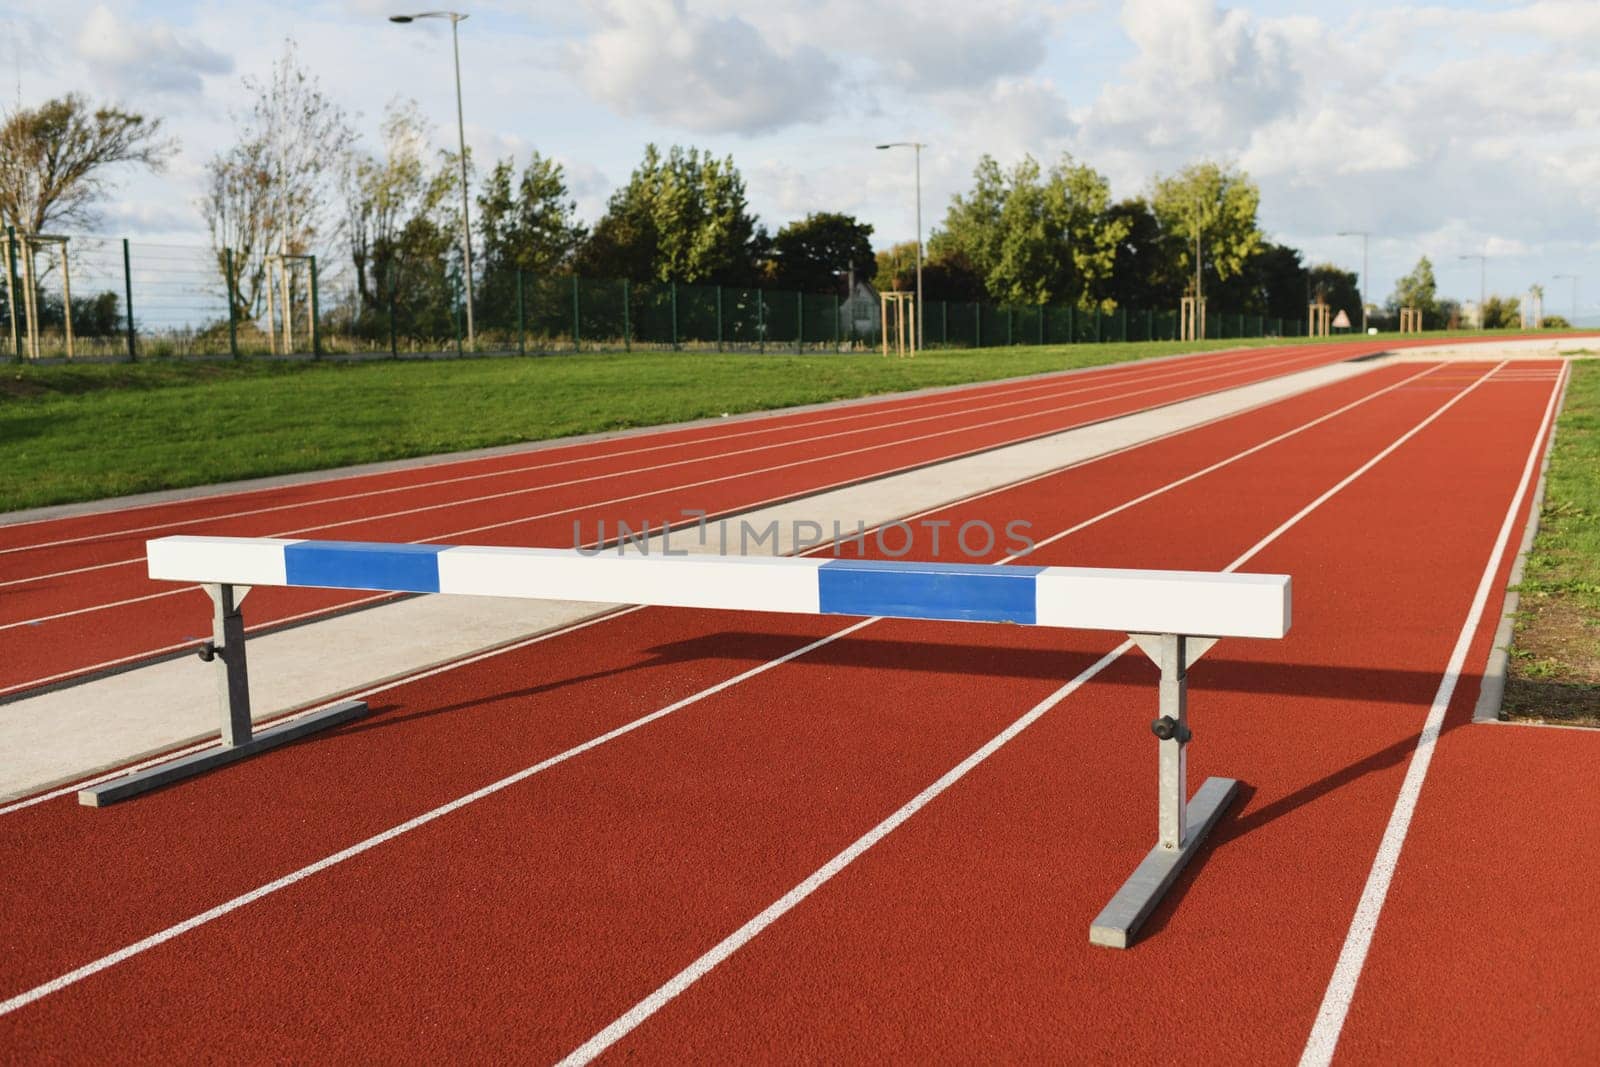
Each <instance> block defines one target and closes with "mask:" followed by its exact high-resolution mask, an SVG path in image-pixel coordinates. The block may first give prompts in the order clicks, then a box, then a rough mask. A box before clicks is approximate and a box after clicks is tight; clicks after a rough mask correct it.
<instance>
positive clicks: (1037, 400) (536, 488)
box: [0, 354, 1322, 629]
mask: <svg viewBox="0 0 1600 1067" xmlns="http://www.w3.org/2000/svg"><path fill="white" fill-rule="evenodd" d="M1302 358H1303V359H1311V358H1316V359H1321V358H1322V356H1321V355H1320V354H1319V355H1317V356H1315V357H1313V356H1310V355H1307V356H1304V357H1302ZM1290 362H1298V361H1290ZM1253 370H1254V368H1246V369H1244V370H1241V369H1239V368H1237V367H1229V368H1228V369H1226V370H1223V371H1220V372H1218V373H1216V374H1211V375H1205V376H1198V375H1197V376H1192V377H1185V378H1184V380H1183V381H1180V382H1164V383H1162V384H1160V385H1152V386H1148V387H1146V388H1143V389H1135V390H1133V391H1131V392H1124V393H1117V394H1115V395H1113V396H1104V397H1098V398H1095V399H1091V400H1082V401H1079V402H1077V403H1074V404H1067V405H1065V406H1059V407H1058V406H1050V407H1044V408H1042V409H1041V410H1038V411H1032V412H1025V413H1023V414H1020V415H1015V416H1011V417H1009V418H1002V419H991V420H989V421H987V422H980V423H974V424H972V425H970V426H966V427H952V428H949V429H945V430H941V431H940V432H938V433H934V434H925V435H922V436H920V437H910V438H903V439H901V440H898V441H890V442H885V443H882V444H876V445H868V446H865V447H862V448H857V449H852V450H849V451H844V452H832V453H828V454H826V455H821V456H814V457H812V458H810V459H808V460H800V461H795V462H793V463H789V464H784V465H782V466H802V465H804V464H805V463H820V462H824V461H827V460H831V459H836V458H839V457H842V456H853V455H857V454H860V453H863V452H871V451H875V450H879V449H885V448H895V447H899V446H901V445H905V444H911V443H913V442H917V441H924V440H930V439H932V438H935V437H943V436H949V435H950V434H955V433H960V432H962V431H963V430H981V429H988V428H989V427H991V426H999V425H1002V424H1004V423H1007V422H1017V421H1021V420H1024V419H1029V418H1042V417H1044V416H1046V415H1056V414H1061V413H1064V412H1068V411H1073V410H1075V409H1078V408H1085V407H1093V406H1094V405H1096V404H1106V403H1110V402H1112V401H1116V400H1123V399H1126V398H1128V397H1131V396H1140V395H1142V394H1145V393H1152V392H1160V391H1162V390H1164V389H1173V388H1180V387H1183V386H1187V385H1192V384H1198V383H1200V382H1206V381H1214V380H1216V379H1218V378H1227V377H1230V376H1232V375H1235V374H1240V373H1246V372H1247V371H1253ZM1151 377H1155V376H1154V375H1150V376H1146V377H1145V378H1144V379H1141V381H1145V380H1148V379H1149V378H1151ZM1168 377H1170V375H1168ZM1117 385H1118V383H1106V384H1102V385H1099V386H1096V387H1094V388H1093V389H1076V390H1067V391H1064V392H1062V393H1060V394H1053V395H1051V396H1046V397H1027V398H1024V399H1022V400H1007V401H1003V402H1001V403H996V404H987V405H980V406H977V407H970V408H966V409H964V410H963V411H962V412H961V414H962V415H963V416H965V415H972V414H977V413H979V412H984V411H994V410H998V409H1000V408H1008V407H1017V406H1020V405H1025V404H1026V405H1035V404H1045V403H1047V402H1052V401H1055V400H1058V399H1061V398H1063V397H1066V396H1074V395H1078V394H1080V393H1084V392H1097V391H1100V390H1103V389H1109V388H1115V387H1117ZM949 418H950V415H949V414H946V413H941V414H935V415H923V416H918V417H917V418H912V419H903V420H901V421H899V422H886V423H880V424H877V425H873V426H863V427H857V428H854V429H849V430H839V431H835V432H832V433H825V434H815V435H813V436H810V437H804V438H798V439H796V440H793V441H778V442H774V443H772V444H764V445H755V446H753V447H750V448H744V449H736V450H733V451H725V452H719V453H717V454H716V455H715V456H709V457H708V456H694V457H691V458H689V459H677V460H670V461H668V462H665V463H657V464H653V465H651V466H647V467H630V468H629V469H627V470H623V471H613V472H610V473H606V474H591V475H585V476H583V477H581V478H569V479H567V480H565V481H558V482H541V483H539V484H538V485H526V486H519V487H517V488H515V489H506V490H501V491H499V492H495V493H484V494H480V495H478V496H470V497H461V498H458V499H455V500H446V501H441V502H438V503H433V504H420V505H417V506H415V507H410V508H401V509H397V510H394V511H387V512H379V513H376V514H372V515H362V516H357V517H356V518H352V519H342V520H339V521H333V522H325V523H318V524H315V525H312V526H301V527H295V528H292V529H286V530H275V531H273V532H271V533H267V534H263V535H262V536H264V537H297V536H302V535H304V534H309V533H317V532H320V531H324V530H334V529H338V528H339V527H341V526H355V525H359V524H361V523H366V522H379V521H382V520H385V519H395V518H403V517H405V516H408V515H420V514H424V513H427V512H434V511H445V510H449V509H452V508H459V507H465V506H467V505H470V504H482V503H485V502H487V501H491V500H503V499H507V498H510V497H518V496H526V495H528V494H531V493H539V492H546V491H550V490H555V489H567V488H571V487H572V486H575V485H589V484H591V483H594V482H602V481H606V480H608V479H620V478H633V477H637V476H638V475H641V474H651V473H653V472H655V471H662V470H670V469H672V468H674V467H687V466H694V465H698V464H704V463H707V462H709V461H711V460H713V459H715V460H723V459H729V458H732V457H734V456H744V455H750V454H753V453H756V452H768V451H772V450H774V449H789V448H793V447H796V446H800V445H809V444H815V443H816V442H819V441H827V440H831V439H833V438H838V437H850V436H854V435H857V434H864V433H880V432H883V431H886V430H893V429H897V428H900V427H904V426H910V425H913V424H916V423H922V422H932V421H935V420H940V421H944V420H948V419H949ZM1072 428H1073V427H1063V431H1062V432H1064V431H1065V430H1068V429H1072ZM663 447H664V446H663ZM775 469H782V468H781V467H777V468H774V467H764V468H758V469H757V470H755V471H752V472H749V473H756V474H759V473H766V472H767V471H770V470H775ZM508 473H517V472H508ZM890 473H893V472H892V471H891V472H890ZM497 476H498V474H485V475H471V476H469V477H468V478H463V479H458V480H461V481H466V480H471V479H472V478H481V477H497ZM388 491H389V490H382V491H381V492H388ZM378 492H379V491H375V492H374V493H372V494H360V495H377V493H378ZM288 506H289V505H285V507H288ZM294 506H296V507H298V506H300V505H294ZM267 510H276V509H267ZM558 514H559V513H558ZM545 517H547V516H542V515H534V516H529V517H528V520H527V521H532V520H534V519H539V518H545ZM216 521H217V519H216V518H205V519H195V520H186V521H185V522H183V523H176V524H167V525H169V526H170V525H186V526H198V525H208V524H212V523H214V522H216ZM440 536H442V537H449V536H453V535H452V534H441V535H440ZM434 540H436V538H434ZM3 551H4V550H0V554H3ZM144 559H145V557H144V556H143V555H142V554H141V555H138V556H128V557H124V558H122V559H115V560H108V561H107V562H104V563H90V564H85V565H84V566H81V567H72V568H68V569H65V570H59V571H46V572H41V573H39V574H32V575H27V576H25V577H22V578H8V579H6V580H4V581H0V589H6V588H11V587H14V586H20V585H31V584H33V583H36V582H43V581H48V580H51V579H56V578H67V577H71V576H73V575H78V574H88V573H91V572H94V571H103V570H110V569H112V568H116V567H131V566H135V565H137V564H140V563H143V562H144ZM35 621H36V620H35ZM10 625H17V624H15V623H13V624H10ZM4 628H5V627H4V626H0V629H4Z"/></svg>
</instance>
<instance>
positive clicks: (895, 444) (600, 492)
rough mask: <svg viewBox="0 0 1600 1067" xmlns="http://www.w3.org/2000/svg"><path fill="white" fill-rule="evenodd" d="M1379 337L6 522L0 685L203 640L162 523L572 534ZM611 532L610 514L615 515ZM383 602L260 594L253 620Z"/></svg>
mask: <svg viewBox="0 0 1600 1067" xmlns="http://www.w3.org/2000/svg"><path fill="white" fill-rule="evenodd" d="M1375 347H1376V346H1371V345H1359V344H1358V345H1351V344H1348V343H1344V344H1321V345H1305V346H1293V347H1287V348H1270V349H1251V350H1244V351H1236V352H1226V353H1219V354H1214V355H1204V356H1197V357H1191V358H1186V359H1180V360H1167V361H1163V362H1159V363H1150V364H1123V365H1119V366H1113V367H1107V368H1103V369H1101V370H1097V371H1094V372H1092V373H1087V374H1066V375H1060V376H1057V377H1054V378H1044V379H1034V380H1029V381H1019V382H1005V383H999V384H994V385H984V386H977V387H973V388H970V389H961V390H956V391H952V392H948V393H943V394H938V395H932V396H920V397H903V398H899V399H887V400H881V401H872V402H868V403H863V404H859V405H852V406H848V407H843V408H839V409H836V410H823V411H810V412H797V413H790V414H777V415H771V416H767V417H763V418H760V419H753V420H740V421H739V422H735V423H729V424H726V425H711V426H700V427H694V428H690V429H678V430H666V431H660V432H655V433H649V434H640V435H631V436H627V437H623V438H617V439H612V440H602V441H594V442H588V443H584V444H577V445H569V446H558V447H553V448H547V449H539V450H536V451H530V452H527V453H519V454H512V455H502V456H497V457H494V458H489V459H476V460H468V461H463V462H453V463H443V464H437V465H431V466H423V467H416V468H411V469H408V470H402V471H393V472H389V473H385V474H374V475H363V476H357V477H346V478H339V479H333V480H327V481H317V482H308V483H304V484H299V485H293V486H286V487H282V488H275V489H266V490H260V491H255V492H248V493H236V494H228V495H225V496H214V497H206V498H204V499H200V500H190V501H184V502H181V503H173V504H161V505H155V506H149V507H140V508H134V509H126V510H120V511H113V512H107V513H101V514H94V515H85V516H82V517H77V518H68V519H59V520H52V521H47V522H37V523H27V524H18V525H13V526H6V527H0V696H5V695H7V694H14V693H17V692H22V691H25V690H27V689H29V688H32V687H35V686H39V685H43V684H46V683H49V682H56V681H60V680H61V679H63V678H67V677H71V676H73V675H75V674H82V673H85V672H88V671H91V670H94V669H96V668H105V667H110V666H116V665H120V664H125V663H128V662H135V661H138V660H140V659H143V658H146V657H148V656H151V655H155V654H159V653H161V652H170V651H172V650H173V649H175V648H180V647H183V646H184V645H186V644H192V643H193V642H194V641H195V640H197V639H198V636H199V634H200V630H198V629H197V627H200V628H201V629H203V627H204V622H205V620H204V618H202V617H197V616H196V614H195V612H194V605H193V602H192V601H191V600H190V599H189V598H188V597H186V596H180V595H178V594H180V593H182V592H183V590H182V588H180V587H177V586H174V585H171V584H165V585H154V584H152V583H151V582H150V580H149V578H148V577H147V576H146V573H145V565H144V542H145V541H146V540H147V539H148V538H150V537H156V536H161V535H164V534H170V533H183V532H197V531H200V532H204V533H207V534H212V535H228V536H240V537H307V538H327V539H333V540H347V541H361V540H367V541H443V542H451V541H454V542H460V543H469V544H489V545H498V544H505V545H552V546H557V547H570V546H571V545H572V544H573V543H574V524H575V523H576V524H578V529H580V530H581V531H582V532H583V537H584V539H585V540H586V541H587V540H592V539H593V535H594V532H595V531H596V528H597V524H598V523H599V522H600V521H601V520H604V521H605V522H606V523H607V524H608V526H610V524H614V523H615V522H617V521H618V520H619V519H621V520H625V521H628V522H630V523H632V524H633V525H634V527H635V528H637V527H638V526H639V524H641V523H643V522H646V521H648V522H650V523H651V524H652V525H655V526H659V525H660V524H661V523H665V522H671V523H680V524H681V523H683V522H685V521H686V520H685V518H684V515H683V510H684V509H686V508H694V509H701V510H704V511H706V512H707V513H709V514H710V515H718V514H729V513H733V512H738V511H743V510H747V509H749V508H752V507H755V506H757V505H760V504H764V503H770V502H774V501H777V500H783V499H787V498H791V497H795V496H801V495H805V494H809V493H814V492H817V491H820V490H823V489H827V488H829V487H832V486H838V485H845V484H849V483H852V482H856V481H860V480H862V479H867V478H874V477H879V476H881V475H884V474H888V473H891V472H894V471H897V470H904V469H907V468H911V467H916V466H920V465H924V464H927V463H932V462H937V461H940V460H945V459H950V458H952V457H955V456H959V455H964V454H967V453H971V452H976V451H981V450H984V449H988V448H994V447H998V446H1000V445H1005V444H1011V443H1014V442H1017V441H1023V440H1027V439H1029V438H1034V437H1039V436H1043V435H1046V434H1051V433H1057V432H1059V431H1062V430H1066V429H1070V428H1072V427H1074V426H1082V425H1086V424H1088V423H1091V422H1098V421H1101V420H1104V419H1109V418H1114V417H1116V416H1118V415H1126V414H1128V413H1130V412H1135V411H1142V410H1145V409H1148V408H1152V407H1158V406H1161V405H1164V404H1172V403H1176V402H1178V401H1181V400H1187V399H1191V398H1193V397H1197V396H1202V395H1205V394H1207V393H1214V392H1218V391H1220V390H1224V389H1231V388H1236V387H1238V386H1241V385H1246V384H1249V383H1251V382H1255V381H1261V380H1264V379H1267V378H1272V377H1276V376H1279V375H1282V374H1286V373H1291V372H1293V371H1297V370H1306V369H1308V368H1311V367H1316V366H1320V365H1322V364H1325V363H1331V362H1336V361H1338V360H1342V359H1349V358H1351V357H1352V356H1354V355H1357V354H1360V353H1361V352H1364V351H1371V350H1374V348H1375ZM610 528H612V529H613V530H614V527H610ZM374 599H382V598H373V597H372V596H370V595H367V594H360V593H344V592H337V591H323V590H318V591H308V590H289V589H263V590H261V591H259V592H258V593H256V594H255V595H254V596H253V597H252V599H251V602H250V619H251V628H252V629H261V628H264V627H267V626H270V625H272V624H274V623H277V622H281V621H284V620H287V619H291V618H303V617H306V616H307V615H314V614H317V613H320V612H325V611H329V610H333V609H336V608H339V607H345V606H348V605H351V604H354V603H358V602H363V601H372V600H374Z"/></svg>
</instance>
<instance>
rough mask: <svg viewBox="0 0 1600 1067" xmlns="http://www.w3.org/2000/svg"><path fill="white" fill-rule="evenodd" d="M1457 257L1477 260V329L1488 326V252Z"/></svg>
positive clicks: (1485, 328) (1483, 328)
mask: <svg viewBox="0 0 1600 1067" xmlns="http://www.w3.org/2000/svg"><path fill="white" fill-rule="evenodd" d="M1456 258H1457V259H1475V260H1477V261H1478V329H1480V330H1487V329H1488V328H1489V315H1488V306H1487V305H1488V303H1489V286H1488V280H1489V254H1488V253H1487V252H1472V253H1469V254H1467V255H1462V256H1457V257H1456Z"/></svg>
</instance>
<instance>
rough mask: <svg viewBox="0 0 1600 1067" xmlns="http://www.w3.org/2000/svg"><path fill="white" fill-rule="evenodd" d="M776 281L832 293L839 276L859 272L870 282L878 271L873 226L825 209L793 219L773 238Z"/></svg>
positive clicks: (859, 277) (789, 286)
mask: <svg viewBox="0 0 1600 1067" xmlns="http://www.w3.org/2000/svg"><path fill="white" fill-rule="evenodd" d="M772 264H773V270H772V276H771V280H772V284H773V285H775V286H777V287H778V288H780V289H798V290H800V291H801V292H808V293H821V292H828V291H830V290H832V289H833V288H834V287H835V284H836V283H835V279H836V278H837V277H838V276H839V275H841V274H843V273H845V272H846V271H852V270H853V271H855V276H856V280H857V281H863V282H870V281H871V280H872V279H873V276H874V275H876V274H877V272H878V260H877V257H875V256H874V255H873V253H872V227H871V226H870V225H868V224H867V223H864V222H859V221H857V220H856V219H855V218H854V217H853V216H850V215H840V214H837V213H835V212H829V211H821V212H816V213H814V214H811V215H807V216H806V217H805V218H803V219H801V220H799V221H798V222H791V223H789V224H788V225H787V226H785V227H783V229H781V230H779V231H778V235H777V236H776V237H774V238H773V239H772Z"/></svg>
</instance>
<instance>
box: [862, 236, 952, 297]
mask: <svg viewBox="0 0 1600 1067" xmlns="http://www.w3.org/2000/svg"><path fill="white" fill-rule="evenodd" d="M935 236H938V235H937V234H935ZM929 253H931V249H930V250H929ZM925 254H928V253H925ZM931 262H932V259H931V258H927V259H924V260H923V263H922V274H923V292H924V295H926V292H927V274H928V265H929V264H930V263H931ZM872 271H873V277H874V278H876V279H877V282H878V288H879V289H888V290H890V291H902V292H911V291H912V290H914V289H916V287H917V242H915V241H901V242H900V243H899V244H892V245H890V246H889V247H888V248H884V249H880V250H879V251H878V252H877V253H875V254H874V256H873V268H872ZM928 299H932V297H929V298H928Z"/></svg>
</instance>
